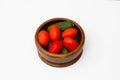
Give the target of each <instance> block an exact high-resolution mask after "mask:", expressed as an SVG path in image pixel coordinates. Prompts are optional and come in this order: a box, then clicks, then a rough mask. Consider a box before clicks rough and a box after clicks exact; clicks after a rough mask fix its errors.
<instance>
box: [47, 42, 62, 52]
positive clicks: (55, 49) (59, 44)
mask: <svg viewBox="0 0 120 80" xmlns="http://www.w3.org/2000/svg"><path fill="white" fill-rule="evenodd" d="M62 46H63V45H62V42H60V41H58V40H57V41H54V42H53V43H52V44H51V45H50V48H49V52H51V53H55V54H58V53H59V52H60V51H61V50H62Z"/></svg>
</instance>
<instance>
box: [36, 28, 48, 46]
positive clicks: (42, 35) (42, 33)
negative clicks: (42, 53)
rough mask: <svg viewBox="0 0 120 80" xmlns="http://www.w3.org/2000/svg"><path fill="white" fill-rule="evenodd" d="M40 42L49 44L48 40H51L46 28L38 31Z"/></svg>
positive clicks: (43, 44)
mask: <svg viewBox="0 0 120 80" xmlns="http://www.w3.org/2000/svg"><path fill="white" fill-rule="evenodd" d="M38 42H39V43H40V44H41V45H42V46H47V45H48V42H49V33H48V32H47V31H45V30H41V31H40V32H39V33H38Z"/></svg>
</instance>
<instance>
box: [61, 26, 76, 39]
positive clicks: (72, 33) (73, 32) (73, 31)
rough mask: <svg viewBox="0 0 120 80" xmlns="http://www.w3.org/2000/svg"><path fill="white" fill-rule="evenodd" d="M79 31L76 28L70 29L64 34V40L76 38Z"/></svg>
mask: <svg viewBox="0 0 120 80" xmlns="http://www.w3.org/2000/svg"><path fill="white" fill-rule="evenodd" d="M77 33H78V31H77V30H76V29H75V28H68V29H66V30H65V31H63V33H62V38H65V37H72V38H73V37H75V36H76V35H77Z"/></svg>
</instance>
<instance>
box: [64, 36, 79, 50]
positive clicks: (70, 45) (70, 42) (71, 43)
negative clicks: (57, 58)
mask: <svg viewBox="0 0 120 80" xmlns="http://www.w3.org/2000/svg"><path fill="white" fill-rule="evenodd" d="M63 45H64V46H65V47H66V48H67V49H68V50H69V51H73V50H75V49H76V48H77V47H78V43H77V42H76V41H75V40H74V39H72V38H70V37H66V38H64V40H63Z"/></svg>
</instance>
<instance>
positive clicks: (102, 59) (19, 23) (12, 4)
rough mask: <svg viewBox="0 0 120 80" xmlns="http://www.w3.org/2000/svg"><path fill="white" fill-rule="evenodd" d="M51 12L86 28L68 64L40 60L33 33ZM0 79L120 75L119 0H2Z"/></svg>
mask: <svg viewBox="0 0 120 80" xmlns="http://www.w3.org/2000/svg"><path fill="white" fill-rule="evenodd" d="M54 17H66V18H69V19H72V20H74V21H76V22H77V23H79V24H80V25H81V26H82V28H83V29H84V31H85V35H86V42H85V46H84V52H83V55H82V57H81V59H80V60H79V61H77V63H75V64H74V65H72V66H69V67H66V68H54V67H51V66H48V65H46V64H45V63H43V62H42V61H41V60H40V59H39V57H38V54H37V50H36V46H35V43H34V34H35V31H36V29H37V28H38V26H39V25H40V24H41V23H43V22H44V21H46V20H48V19H51V18H54ZM0 80H120V1H118V0H116V1H113V0H111V1H108V0H106V1H103V0H102V1H101V0H100V1H98V0H59V1H58V0H0Z"/></svg>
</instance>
